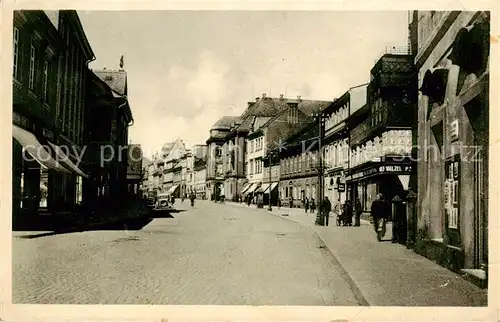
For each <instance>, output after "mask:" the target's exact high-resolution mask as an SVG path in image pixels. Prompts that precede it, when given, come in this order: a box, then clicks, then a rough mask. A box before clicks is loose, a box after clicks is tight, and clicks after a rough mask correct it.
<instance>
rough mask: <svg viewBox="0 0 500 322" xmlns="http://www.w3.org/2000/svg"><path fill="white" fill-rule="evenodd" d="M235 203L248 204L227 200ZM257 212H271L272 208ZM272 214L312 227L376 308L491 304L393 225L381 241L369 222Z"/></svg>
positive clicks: (482, 292) (296, 212)
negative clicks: (399, 239)
mask: <svg viewBox="0 0 500 322" xmlns="http://www.w3.org/2000/svg"><path fill="white" fill-rule="evenodd" d="M227 204H228V205H231V206H233V207H247V208H248V206H247V205H243V204H237V203H232V202H228V203H227ZM250 207H253V208H254V209H255V210H260V211H267V208H266V207H265V208H264V209H256V207H255V206H250ZM267 212H268V213H269V214H272V215H275V216H279V217H281V218H285V219H289V220H292V221H295V222H297V223H300V224H302V225H304V226H309V227H311V228H312V229H313V230H314V232H316V234H318V236H319V237H320V238H321V240H322V241H323V243H324V244H325V246H326V247H327V248H328V249H329V250H330V252H331V253H332V255H333V256H334V257H335V259H336V260H337V261H338V262H339V264H340V265H341V266H342V267H343V269H344V270H345V273H346V274H347V275H348V277H349V278H350V279H351V280H352V281H353V283H354V285H355V287H356V288H357V289H358V290H359V292H360V293H361V295H362V296H363V297H364V299H365V300H366V302H367V303H368V304H369V305H372V306H486V305H487V294H488V293H487V292H488V291H487V290H482V289H480V288H478V287H476V286H475V285H473V284H471V283H469V282H467V281H466V280H464V279H463V278H462V277H461V276H459V275H458V274H456V273H454V272H452V271H450V270H447V269H445V268H444V267H442V266H439V265H438V264H436V263H434V262H432V261H430V260H428V259H426V258H425V257H422V256H420V255H418V254H416V253H415V252H413V251H412V250H409V249H407V248H406V247H405V246H403V245H399V244H393V243H391V242H390V234H391V227H390V226H388V227H387V234H386V236H385V238H384V241H383V242H377V239H376V237H375V232H374V231H373V228H372V226H371V225H370V223H369V222H368V221H362V223H361V226H360V227H338V226H336V224H335V216H330V226H328V227H324V226H316V225H315V224H314V222H315V220H316V214H305V212H304V210H303V209H298V208H297V209H290V208H280V209H278V208H277V207H272V212H269V211H267Z"/></svg>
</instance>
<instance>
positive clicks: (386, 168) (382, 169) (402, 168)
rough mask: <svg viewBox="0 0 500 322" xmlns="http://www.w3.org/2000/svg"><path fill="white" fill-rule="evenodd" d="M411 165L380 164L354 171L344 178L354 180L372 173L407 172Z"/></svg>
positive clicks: (409, 170)
mask: <svg viewBox="0 0 500 322" xmlns="http://www.w3.org/2000/svg"><path fill="white" fill-rule="evenodd" d="M410 172H411V165H382V166H379V167H374V168H371V169H368V170H364V171H361V172H358V173H354V174H352V175H350V176H348V177H347V178H346V180H356V179H359V178H364V177H368V176H371V175H374V174H384V173H387V174H409V173H410Z"/></svg>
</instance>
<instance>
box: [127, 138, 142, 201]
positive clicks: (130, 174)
mask: <svg viewBox="0 0 500 322" xmlns="http://www.w3.org/2000/svg"><path fill="white" fill-rule="evenodd" d="M142 161H143V155H142V148H141V145H140V144H129V145H128V149H127V193H128V195H129V196H131V197H133V198H138V197H140V188H141V182H142V179H143V177H142V176H143V172H142Z"/></svg>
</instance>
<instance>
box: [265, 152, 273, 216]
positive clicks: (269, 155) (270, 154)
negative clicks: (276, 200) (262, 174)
mask: <svg viewBox="0 0 500 322" xmlns="http://www.w3.org/2000/svg"><path fill="white" fill-rule="evenodd" d="M273 154H274V153H273V151H269V153H268V154H267V160H268V166H269V187H268V189H269V198H268V199H269V200H268V203H269V206H268V207H267V210H269V211H273V208H272V207H271V192H272V190H271V188H272V182H271V159H272V156H273Z"/></svg>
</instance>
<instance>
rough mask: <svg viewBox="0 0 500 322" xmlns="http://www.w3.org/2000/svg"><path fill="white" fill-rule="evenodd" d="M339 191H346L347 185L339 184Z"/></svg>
mask: <svg viewBox="0 0 500 322" xmlns="http://www.w3.org/2000/svg"><path fill="white" fill-rule="evenodd" d="M337 190H338V191H345V183H339V185H338V186H337Z"/></svg>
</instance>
